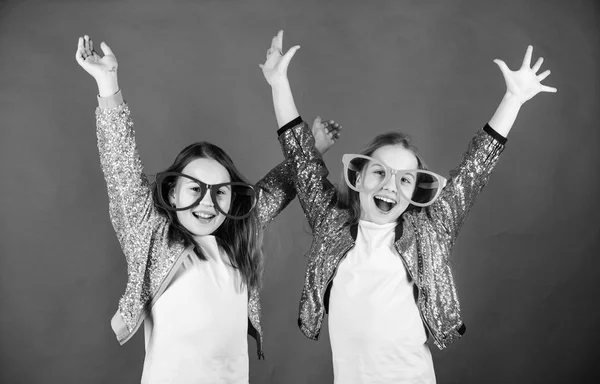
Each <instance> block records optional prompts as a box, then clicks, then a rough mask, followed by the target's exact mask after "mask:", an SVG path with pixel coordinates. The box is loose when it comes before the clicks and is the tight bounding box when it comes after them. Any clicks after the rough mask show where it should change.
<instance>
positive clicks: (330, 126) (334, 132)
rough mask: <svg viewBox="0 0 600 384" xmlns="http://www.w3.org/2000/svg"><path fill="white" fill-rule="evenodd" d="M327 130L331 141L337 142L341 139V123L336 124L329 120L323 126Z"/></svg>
mask: <svg viewBox="0 0 600 384" xmlns="http://www.w3.org/2000/svg"><path fill="white" fill-rule="evenodd" d="M323 125H324V126H325V127H326V130H327V136H328V137H329V138H330V139H331V140H337V139H339V138H340V135H341V133H342V126H341V125H340V124H339V123H336V122H335V121H333V120H329V121H327V122H325V123H324V124H323Z"/></svg>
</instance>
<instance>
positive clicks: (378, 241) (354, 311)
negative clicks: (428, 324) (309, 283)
mask: <svg viewBox="0 0 600 384" xmlns="http://www.w3.org/2000/svg"><path fill="white" fill-rule="evenodd" d="M395 226H396V223H389V224H383V225H381V224H375V223H372V222H368V221H363V220H361V221H360V222H359V226H358V234H357V237H356V245H355V246H354V248H353V249H352V250H350V251H349V252H348V254H347V255H346V257H345V259H344V260H342V262H341V263H340V265H339V266H338V270H337V274H336V276H335V278H334V280H333V286H332V288H331V296H330V300H329V335H330V340H331V349H332V353H333V370H334V378H335V383H336V384H355V383H356V384H359V383H360V384H366V383H369V384H401V383H406V384H408V383H410V384H416V383H428V384H429V383H435V372H434V369H433V361H432V358H431V353H430V351H429V347H428V346H427V344H426V343H425V342H426V334H425V328H424V325H423V322H422V320H421V317H420V314H419V309H418V308H417V304H416V302H415V298H414V293H413V289H414V283H413V282H411V281H409V279H408V275H407V272H406V268H405V267H404V264H403V262H402V260H401V259H400V256H399V255H398V252H397V251H396V249H395V248H394V244H393V243H394V234H395V233H394V228H395Z"/></svg>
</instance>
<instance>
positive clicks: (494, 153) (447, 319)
mask: <svg viewBox="0 0 600 384" xmlns="http://www.w3.org/2000/svg"><path fill="white" fill-rule="evenodd" d="M279 140H280V143H281V146H282V149H283V152H284V155H285V157H286V159H287V160H289V161H291V165H292V168H293V173H294V175H295V177H294V182H295V186H296V190H297V193H298V198H299V200H300V205H301V206H302V209H303V210H304V213H305V215H306V217H307V219H308V222H309V224H310V226H311V228H312V230H313V242H312V244H311V247H310V250H309V252H308V265H307V269H306V274H305V282H304V287H303V290H302V295H301V298H300V309H299V319H298V325H299V327H300V330H301V331H302V332H303V333H304V335H305V336H306V337H308V338H310V339H314V340H316V339H317V338H318V336H319V333H320V330H321V325H322V322H323V317H324V314H325V294H326V290H327V287H328V285H329V283H330V282H331V281H332V280H333V278H334V277H335V272H336V270H337V267H338V265H339V263H340V261H341V260H342V259H343V258H344V257H345V255H346V253H348V251H349V250H350V249H352V247H353V246H354V238H355V237H353V236H352V233H351V231H352V226H349V225H347V222H348V219H349V214H348V211H346V210H343V209H340V208H338V207H337V206H336V190H335V187H334V186H333V185H332V184H331V183H330V182H329V181H328V180H327V175H328V173H329V171H328V170H327V168H326V166H325V164H324V162H323V160H322V158H321V156H320V154H319V153H318V152H317V151H316V149H315V147H314V139H313V136H312V134H311V132H310V129H309V127H308V125H307V124H306V123H305V122H302V123H300V124H298V125H296V126H295V127H292V128H290V129H288V130H286V131H285V132H283V133H282V134H281V135H280V136H279ZM503 149H504V144H502V143H500V142H498V141H497V140H496V139H494V138H493V137H492V135H490V134H488V133H487V132H485V131H484V130H483V129H482V130H480V131H478V132H477V133H476V134H475V136H474V137H473V139H472V140H471V142H470V143H469V145H468V148H467V150H466V152H465V153H464V155H463V159H462V161H461V163H460V164H459V165H458V167H456V168H455V169H453V170H452V171H451V173H450V176H451V178H450V180H449V182H448V184H447V186H446V187H445V188H444V190H443V191H442V193H441V195H440V197H439V198H438V200H437V201H436V202H435V203H434V204H432V205H431V206H429V207H427V208H425V209H423V210H421V211H411V212H405V213H404V214H403V215H402V218H401V222H402V225H401V226H400V225H399V226H398V228H399V229H400V230H401V232H398V231H397V236H396V240H395V243H394V246H395V248H396V250H397V251H398V254H399V255H400V257H401V259H402V261H403V262H404V265H405V267H406V269H407V271H408V273H409V275H410V277H411V278H412V279H413V280H414V282H415V285H416V286H417V289H418V299H417V304H418V308H419V311H420V313H421V317H422V319H423V321H424V323H425V325H426V327H427V329H428V330H429V332H430V334H431V336H432V338H433V341H434V343H435V344H436V346H437V347H438V348H439V349H444V348H446V347H447V346H448V345H450V344H451V343H452V342H454V341H455V340H457V339H458V338H460V336H461V335H462V334H463V333H464V331H465V326H464V324H463V321H462V318H461V311H460V303H459V300H458V294H457V291H456V285H455V282H454V278H453V276H452V270H451V266H450V255H451V250H452V246H453V244H454V242H455V240H456V237H457V236H458V233H459V231H460V228H461V226H462V224H463V223H464V221H465V218H466V216H467V214H468V212H469V209H470V208H471V206H472V205H473V203H474V202H475V199H476V197H477V195H478V194H479V193H480V192H481V190H482V189H483V187H484V186H485V185H486V184H487V181H488V178H489V175H490V173H491V172H492V170H493V169H494V167H495V165H496V164H497V162H498V158H499V156H500V154H501V153H502V151H503ZM348 321H352V319H348Z"/></svg>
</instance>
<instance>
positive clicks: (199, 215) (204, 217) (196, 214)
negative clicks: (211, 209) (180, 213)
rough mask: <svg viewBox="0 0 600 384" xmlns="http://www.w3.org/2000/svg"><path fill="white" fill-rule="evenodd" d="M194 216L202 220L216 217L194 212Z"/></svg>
mask: <svg viewBox="0 0 600 384" xmlns="http://www.w3.org/2000/svg"><path fill="white" fill-rule="evenodd" d="M194 216H196V217H199V218H201V219H212V218H213V217H215V215H211V214H210V213H198V212H194Z"/></svg>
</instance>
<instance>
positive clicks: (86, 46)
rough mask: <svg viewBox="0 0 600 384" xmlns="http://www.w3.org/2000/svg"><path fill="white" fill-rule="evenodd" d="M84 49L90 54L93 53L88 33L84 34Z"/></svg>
mask: <svg viewBox="0 0 600 384" xmlns="http://www.w3.org/2000/svg"><path fill="white" fill-rule="evenodd" d="M83 49H84V50H85V53H86V54H87V55H88V56H89V55H91V54H92V50H91V49H90V37H89V36H88V35H85V36H83Z"/></svg>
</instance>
